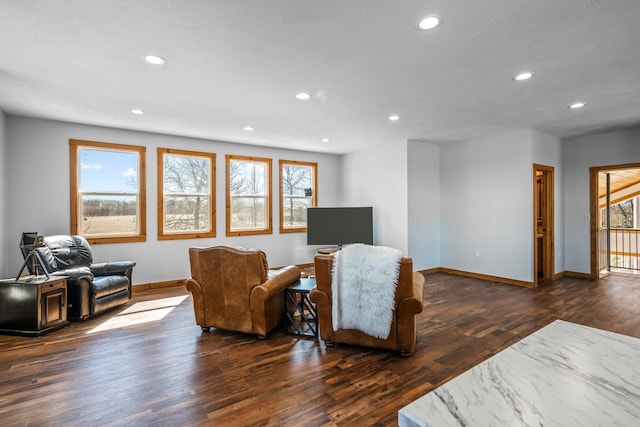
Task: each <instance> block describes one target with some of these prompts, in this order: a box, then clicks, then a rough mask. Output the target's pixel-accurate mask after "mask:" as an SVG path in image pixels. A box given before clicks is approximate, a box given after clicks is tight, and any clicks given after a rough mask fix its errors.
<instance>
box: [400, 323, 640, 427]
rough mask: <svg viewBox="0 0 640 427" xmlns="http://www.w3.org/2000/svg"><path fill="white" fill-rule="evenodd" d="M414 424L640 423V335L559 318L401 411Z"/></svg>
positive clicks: (403, 421)
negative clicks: (578, 323)
mask: <svg viewBox="0 0 640 427" xmlns="http://www.w3.org/2000/svg"><path fill="white" fill-rule="evenodd" d="M398 424H399V425H400V427H410V426H411V427H413V426H432V427H445V426H478V427H479V426H500V427H502V426H510V427H513V426H562V427H569V426H580V427H583V426H607V427H610V426H640V339H638V338H633V337H628V336H626V335H620V334H615V333H613V332H607V331H603V330H599V329H594V328H589V327H586V326H581V325H576V324H574V323H569V322H565V321H562V320H556V321H555V322H553V323H551V324H550V325H547V326H546V327H544V328H542V329H540V330H538V331H537V332H535V333H533V334H531V335H529V336H528V337H526V338H524V339H523V340H521V341H520V342H518V343H516V344H514V345H512V346H511V347H508V348H507V349H505V350H503V351H501V352H500V353H498V354H496V355H495V356H493V357H491V358H489V359H487V360H485V361H484V362H482V363H481V364H479V365H477V366H475V367H473V368H471V369H470V370H468V371H467V372H465V373H463V374H461V375H460V376H458V377H456V378H454V379H453V380H451V381H449V382H448V383H446V384H443V385H442V386H440V387H438V388H436V389H434V390H432V391H431V392H429V393H427V394H426V395H425V396H423V397H421V398H420V399H418V400H416V401H414V402H412V403H410V404H409V405H407V406H405V407H404V408H402V409H401V410H400V411H399V412H398Z"/></svg>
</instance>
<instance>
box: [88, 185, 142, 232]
mask: <svg viewBox="0 0 640 427" xmlns="http://www.w3.org/2000/svg"><path fill="white" fill-rule="evenodd" d="M80 202H81V203H80V209H81V212H80V215H81V218H82V221H80V224H81V230H80V234H82V235H84V236H91V235H100V236H105V235H129V234H131V235H135V234H137V233H138V223H137V211H138V198H137V196H120V195H110V196H107V195H105V196H97V195H86V194H85V195H81V196H80Z"/></svg>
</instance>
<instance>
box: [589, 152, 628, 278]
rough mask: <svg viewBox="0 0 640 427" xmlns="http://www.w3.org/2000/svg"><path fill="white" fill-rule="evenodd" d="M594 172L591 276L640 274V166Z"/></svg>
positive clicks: (612, 167) (593, 169)
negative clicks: (621, 273)
mask: <svg viewBox="0 0 640 427" xmlns="http://www.w3.org/2000/svg"><path fill="white" fill-rule="evenodd" d="M590 172H591V173H590V175H591V275H592V276H593V278H599V277H601V276H603V275H605V274H607V273H609V272H611V271H616V272H626V273H640V164H625V165H617V166H606V167H594V168H591V169H590Z"/></svg>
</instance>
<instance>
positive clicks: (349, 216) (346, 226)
mask: <svg viewBox="0 0 640 427" xmlns="http://www.w3.org/2000/svg"><path fill="white" fill-rule="evenodd" d="M349 243H366V244H368V245H373V208H372V207H356V208H308V209H307V244H308V245H347V244H349Z"/></svg>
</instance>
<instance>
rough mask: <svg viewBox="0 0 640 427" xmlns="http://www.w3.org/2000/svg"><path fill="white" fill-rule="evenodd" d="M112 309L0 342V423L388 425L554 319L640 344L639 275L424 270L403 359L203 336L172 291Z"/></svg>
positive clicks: (295, 342) (274, 339)
mask: <svg viewBox="0 0 640 427" xmlns="http://www.w3.org/2000/svg"><path fill="white" fill-rule="evenodd" d="M182 298H184V299H182ZM154 305H155V306H154ZM122 311H123V310H122V309H117V310H115V311H113V312H111V313H108V314H106V315H103V316H100V317H98V318H96V319H93V320H90V321H86V322H73V323H71V324H70V325H69V326H67V327H66V328H64V329H61V330H59V331H55V332H53V333H51V334H49V335H45V336H42V337H39V338H24V337H12V336H0V424H1V425H3V426H23V425H33V426H35V425H56V426H62V425H64V426H98V425H99V426H123V425H127V426H129V425H134V426H135V425H140V426H148V425H154V426H188V425H225V426H226V425H234V426H235V425H238V426H249V425H251V426H260V425H269V426H271V425H277V426H283V425H291V426H302V425H304V426H321V425H326V426H346V425H349V426H351V425H357V426H359V425H380V426H387V425H390V426H393V425H397V412H398V410H399V409H400V408H402V407H403V406H405V405H407V404H408V403H410V402H412V401H413V400H415V399H417V398H419V397H420V396H422V395H424V394H425V393H427V392H428V391H430V390H432V389H433V388H434V387H436V386H438V385H440V384H442V383H444V382H446V381H447V380H449V379H451V378H453V377H454V376H457V375H459V374H460V373H462V372H464V371H466V370H467V369H469V368H471V367H472V366H474V365H476V364H478V363H479V362H481V361H483V360H484V359H486V358H488V357H490V356H491V355H493V354H496V353H497V352H499V351H500V350H502V349H504V348H506V347H507V346H509V345H511V344H513V343H515V342H517V341H518V340H520V339H521V338H523V337H525V336H526V335H528V334H530V333H532V332H534V331H536V330H537V329H539V328H540V327H542V326H544V325H546V324H548V323H550V322H552V321H553V320H555V319H564V320H567V321H571V322H576V323H580V324H583V325H588V326H593V327H596V328H602V329H606V330H609V331H614V332H619V333H622V334H626V335H631V336H635V337H640V276H629V275H622V274H612V275H610V276H609V277H608V278H606V279H602V280H599V281H588V280H583V279H570V278H565V279H561V280H558V281H556V282H554V283H552V284H549V285H545V286H542V287H540V288H537V289H527V288H520V287H516V286H510V285H500V284H495V283H490V282H485V281H481V280H476V279H470V278H462V277H456V276H450V275H446V274H434V275H430V276H428V277H427V283H426V285H425V292H424V311H423V312H422V313H421V314H420V315H419V316H418V330H419V335H418V346H417V349H416V351H415V353H414V354H413V355H412V356H411V357H409V358H403V357H400V356H399V355H398V354H397V353H394V352H389V351H381V350H374V349H366V348H358V347H351V346H345V345H337V346H336V347H335V348H332V349H327V348H325V346H324V345H323V344H321V343H318V342H316V341H314V340H309V339H297V338H295V337H292V336H289V335H285V334H284V333H283V332H281V331H276V332H275V333H273V334H272V335H271V336H270V337H269V338H268V339H267V340H264V341H260V340H257V339H256V338H255V337H253V336H248V335H242V334H237V333H231V332H225V331H220V330H214V331H212V332H209V333H201V332H200V328H199V327H198V326H197V325H196V324H195V322H194V318H193V310H192V308H191V299H190V297H189V296H188V294H187V293H186V292H185V291H184V290H183V289H182V288H165V289H159V290H151V291H145V292H141V293H138V294H136V295H135V296H134V299H133V300H132V302H131V303H129V304H128V305H127V306H126V311H127V313H121V312H122ZM133 311H137V313H131V312H133ZM143 320H146V322H144V323H136V322H142V321H143ZM111 323H112V324H113V325H112V326H113V327H114V328H113V329H108V327H109V326H110V324H111ZM96 329H97V330H96Z"/></svg>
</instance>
